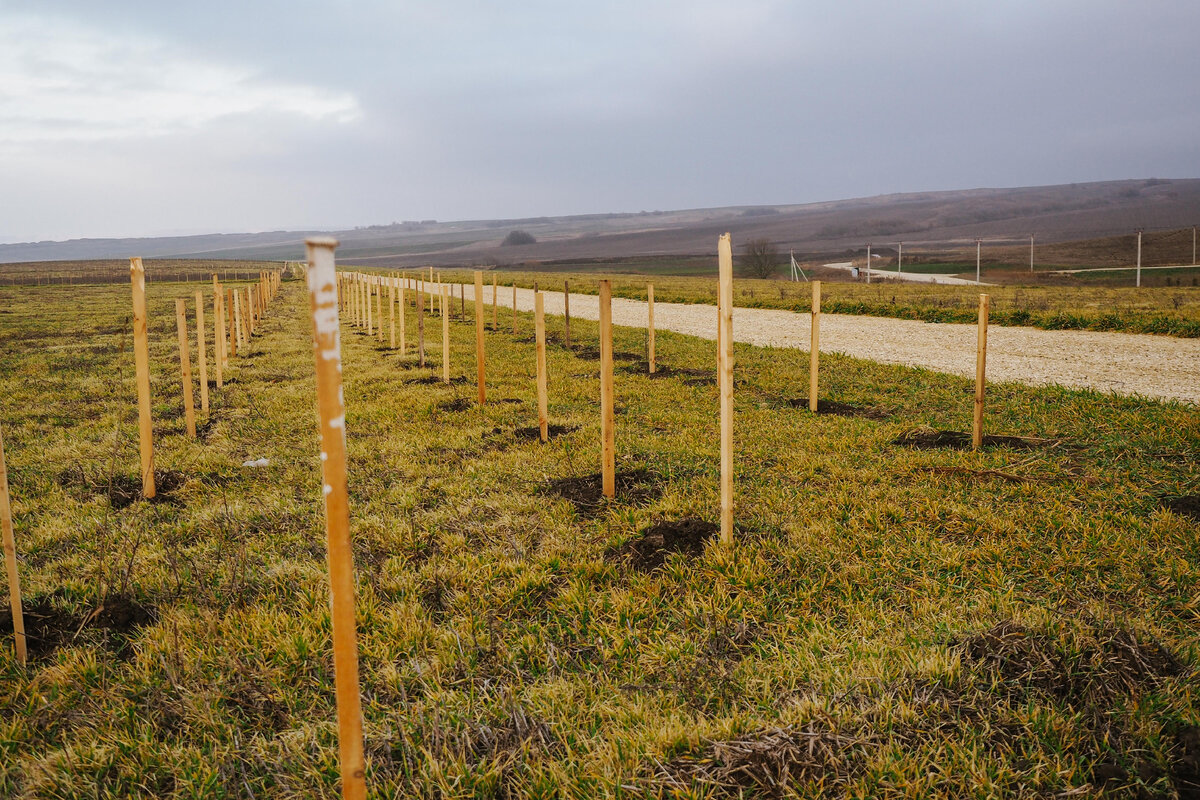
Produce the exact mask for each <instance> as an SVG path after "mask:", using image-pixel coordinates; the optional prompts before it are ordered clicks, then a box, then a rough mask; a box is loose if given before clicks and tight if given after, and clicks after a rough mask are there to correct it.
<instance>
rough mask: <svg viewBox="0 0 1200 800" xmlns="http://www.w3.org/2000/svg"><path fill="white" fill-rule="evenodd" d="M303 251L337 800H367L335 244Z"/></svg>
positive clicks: (321, 242)
mask: <svg viewBox="0 0 1200 800" xmlns="http://www.w3.org/2000/svg"><path fill="white" fill-rule="evenodd" d="M305 245H306V249H307V250H308V292H309V297H310V298H311V302H312V316H313V353H314V355H315V361H316V371H317V408H318V410H319V415H320V424H321V474H322V479H323V480H322V491H323V494H324V495H325V532H326V535H327V540H328V563H329V589H330V594H331V595H332V602H331V614H330V618H331V621H332V623H333V677H334V690H335V693H336V695H337V718H338V752H339V760H340V762H341V768H342V797H343V798H345V800H362V799H363V798H365V797H366V795H367V786H366V759H365V758H364V755H363V732H362V731H363V723H362V699H361V697H360V695H359V688H358V643H357V641H356V631H355V621H354V553H353V551H352V550H351V547H350V499H349V491H348V487H347V483H346V408H345V405H344V404H343V400H342V343H341V337H340V334H339V331H338V311H337V288H336V285H335V281H336V276H335V268H334V260H333V250H334V248H335V247H337V241H336V240H334V239H329V238H324V237H322V238H317V239H309V240H308V241H307V242H306V243H305Z"/></svg>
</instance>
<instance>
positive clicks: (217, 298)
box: [213, 275, 225, 389]
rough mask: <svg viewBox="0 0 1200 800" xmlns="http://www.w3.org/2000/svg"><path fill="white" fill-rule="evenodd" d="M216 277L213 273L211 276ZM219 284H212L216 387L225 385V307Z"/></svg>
mask: <svg viewBox="0 0 1200 800" xmlns="http://www.w3.org/2000/svg"><path fill="white" fill-rule="evenodd" d="M213 277H214V278H215V277H216V276H215V275H214V276H213ZM222 299H224V298H223V297H222V295H221V287H220V285H214V286H213V344H215V345H216V347H217V352H216V353H214V354H213V355H214V356H216V359H215V361H216V367H217V388H218V389H220V388H222V387H224V386H225V308H224V305H223V304H222V302H221V301H222Z"/></svg>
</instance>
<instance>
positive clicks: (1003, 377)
mask: <svg viewBox="0 0 1200 800" xmlns="http://www.w3.org/2000/svg"><path fill="white" fill-rule="evenodd" d="M466 295H467V299H468V301H471V300H473V299H474V287H473V286H470V285H468V286H467V287H466ZM483 297H484V300H485V301H486V302H487V303H488V304H489V306H490V304H491V300H492V292H491V287H490V286H485V287H484V290H483ZM499 303H500V305H501V306H504V307H505V308H509V307H511V305H512V288H511V287H507V288H505V287H501V289H500V295H499ZM545 306H546V313H547V314H557V315H561V314H562V313H563V295H562V292H546V293H545ZM517 308H518V310H520V311H533V292H532V291H531V290H529V289H518V290H517ZM571 315H572V316H573V317H579V318H581V319H590V320H597V319H599V318H600V298H599V297H597V296H596V295H587V294H572V295H571ZM501 319H502V320H503V315H502V316H501ZM654 321H655V324H656V327H657V329H658V330H668V331H675V332H676V333H682V334H686V335H688V336H698V337H700V338H703V339H716V327H717V326H716V322H717V308H716V306H711V305H687V304H679V303H655V304H654ZM613 323H614V324H616V325H625V326H629V327H645V325H646V304H645V303H644V302H641V301H637V300H626V299H624V298H619V297H614V298H613ZM503 324H504V322H503V321H502V322H501V325H502V326H503ZM733 336H734V339H735V340H736V341H739V342H746V343H748V344H754V345H765V346H772V347H795V348H799V349H803V350H807V349H808V345H809V315H808V314H797V313H794V312H791V311H776V310H770V309H758V308H734V310H733ZM975 338H976V329H975V326H974V325H961V324H950V323H932V322H916V321H913V320H904V319H889V318H886V317H861V316H851V315H846V314H823V315H822V316H821V351H822V352H829V353H843V354H845V355H848V356H853V357H855V358H863V359H869V360H871V361H878V362H880V363H884V364H902V365H904V366H909V367H924V368H926V369H932V370H937V371H939V372H948V373H951V374H954V375H963V376H966V377H974V375H975ZM987 372H988V379H989V380H990V381H1017V382H1020V383H1026V384H1030V385H1035V386H1038V385H1049V384H1060V385H1062V386H1068V387H1072V388H1086V389H1096V390H1098V391H1102V392H1115V393H1117V394H1123V395H1143V396H1145V397H1151V398H1155V399H1158V400H1179V401H1182V402H1185V403H1192V404H1200V339H1177V338H1173V337H1169V336H1150V335H1145V334H1132V333H1102V332H1092V331H1046V330H1041V329H1039V328H1006V327H999V326H994V325H993V326H991V327H990V328H989V329H988V358H987Z"/></svg>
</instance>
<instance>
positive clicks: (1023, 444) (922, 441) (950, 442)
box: [892, 427, 1060, 450]
mask: <svg viewBox="0 0 1200 800" xmlns="http://www.w3.org/2000/svg"><path fill="white" fill-rule="evenodd" d="M892 444H894V445H898V446H901V447H912V448H914V449H916V450H939V449H952V450H969V449H970V448H971V434H969V433H962V432H960V431H939V430H935V429H933V428H927V427H920V428H913V429H912V430H910V431H905V432H904V433H902V434H900V435H899V436H898V437H896V438H895V439H893V440H892ZM1058 444H1060V442H1058V441H1056V440H1054V439H1039V438H1036V437H1032V436H999V435H991V434H985V435H984V437H983V446H984V447H1011V448H1013V449H1016V450H1035V449H1037V448H1039V447H1053V446H1055V445H1058Z"/></svg>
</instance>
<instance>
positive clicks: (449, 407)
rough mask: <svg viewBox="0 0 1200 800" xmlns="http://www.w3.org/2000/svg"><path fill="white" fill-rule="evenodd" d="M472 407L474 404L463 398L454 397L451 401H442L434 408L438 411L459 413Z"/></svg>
mask: <svg viewBox="0 0 1200 800" xmlns="http://www.w3.org/2000/svg"><path fill="white" fill-rule="evenodd" d="M473 405H475V404H474V403H472V402H471V401H470V400H468V399H467V398H465V397H456V398H454V399H453V400H443V401H442V402H440V403H438V404H437V406H436V408H437V409H438V411H450V412H454V413H457V412H459V411H467V410H469V409H470V408H471V407H472V406H473Z"/></svg>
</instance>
